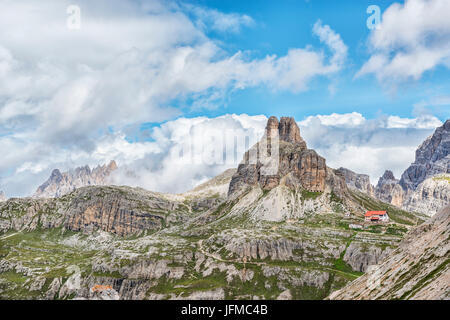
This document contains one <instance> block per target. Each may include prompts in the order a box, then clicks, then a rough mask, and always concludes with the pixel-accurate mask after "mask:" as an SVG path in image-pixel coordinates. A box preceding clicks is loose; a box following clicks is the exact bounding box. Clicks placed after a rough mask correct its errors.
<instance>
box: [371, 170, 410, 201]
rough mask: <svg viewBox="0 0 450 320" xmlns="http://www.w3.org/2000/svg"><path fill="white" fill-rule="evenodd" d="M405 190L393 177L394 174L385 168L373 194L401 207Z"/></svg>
mask: <svg viewBox="0 0 450 320" xmlns="http://www.w3.org/2000/svg"><path fill="white" fill-rule="evenodd" d="M404 194H405V192H404V191H403V189H402V187H401V186H400V184H399V180H397V179H395V177H394V174H393V173H392V171H390V170H386V171H385V172H384V174H383V176H381V178H380V179H379V180H378V184H377V187H376V189H375V195H376V197H377V198H378V199H380V200H381V201H383V202H387V203H390V204H393V205H394V206H397V207H402V204H403V197H404Z"/></svg>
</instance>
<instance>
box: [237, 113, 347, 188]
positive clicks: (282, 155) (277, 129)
mask: <svg viewBox="0 0 450 320" xmlns="http://www.w3.org/2000/svg"><path fill="white" fill-rule="evenodd" d="M275 139H277V141H278V143H279V149H278V150H277V152H279V156H278V159H275V160H274V159H271V160H268V162H264V160H263V159H262V156H261V153H262V152H265V150H266V149H265V146H266V145H267V150H268V152H269V153H270V152H274V151H273V150H272V149H271V147H272V144H273V143H274V141H275ZM261 146H263V147H262V148H261ZM261 150H262V151H261ZM277 160H278V162H277ZM274 162H276V163H274ZM267 167H269V168H271V169H273V168H275V170H271V171H272V172H270V173H268V174H267V173H265V172H264V169H267ZM327 172H328V171H327V166H326V161H325V159H324V158H323V157H321V156H319V155H318V154H317V153H316V152H315V151H314V150H311V149H308V148H307V146H306V142H305V141H304V140H303V139H302V137H301V136H300V129H299V127H298V126H297V123H296V122H295V120H294V118H287V117H282V118H281V119H280V121H278V119H277V118H275V117H270V118H269V120H268V122H267V126H266V133H265V135H264V137H263V138H262V140H261V141H260V142H259V143H258V144H257V145H255V146H253V147H252V148H251V149H250V150H249V151H247V152H246V153H245V155H244V159H243V161H242V162H241V163H240V164H239V167H238V170H237V172H236V173H235V174H234V176H233V178H232V180H231V183H230V187H229V191H228V195H229V196H233V195H236V194H239V193H240V192H241V191H242V190H244V189H246V187H249V186H255V185H258V184H259V186H260V187H261V188H262V189H263V190H267V191H269V190H272V189H274V188H276V187H277V186H279V185H280V183H283V184H284V185H286V186H288V187H294V186H300V187H302V188H303V189H306V190H308V191H312V192H324V191H325V189H326V184H327ZM339 178H340V177H339ZM339 178H338V179H339Z"/></svg>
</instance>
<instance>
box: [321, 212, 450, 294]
mask: <svg viewBox="0 0 450 320" xmlns="http://www.w3.org/2000/svg"><path fill="white" fill-rule="evenodd" d="M449 224H450V206H446V207H445V208H443V209H442V210H441V211H440V212H438V213H437V214H436V215H435V216H433V217H432V218H431V219H430V220H429V221H428V222H426V223H424V224H422V225H420V226H418V227H416V228H415V229H413V230H411V231H410V232H409V233H408V234H407V236H406V237H405V239H404V240H402V242H401V243H400V245H399V247H398V248H397V249H395V250H394V251H393V252H392V253H391V254H389V255H387V256H386V257H385V258H384V259H383V260H382V261H381V262H380V263H378V264H376V265H374V266H372V267H371V268H370V270H369V271H368V272H367V273H366V274H365V275H363V276H362V277H360V278H358V279H357V280H355V281H353V282H351V283H350V284H349V285H347V286H346V287H344V288H342V289H340V290H338V291H336V292H334V293H332V294H331V295H330V296H329V298H330V299H339V300H341V299H344V300H348V299H352V300H353V299H367V300H375V299H429V300H436V299H446V300H447V299H449V298H450V292H449V290H448V284H449V283H450V264H449V259H448V255H449V250H450V228H449Z"/></svg>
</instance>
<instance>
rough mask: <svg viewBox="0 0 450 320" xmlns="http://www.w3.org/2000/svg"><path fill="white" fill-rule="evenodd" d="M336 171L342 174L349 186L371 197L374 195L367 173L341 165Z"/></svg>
mask: <svg viewBox="0 0 450 320" xmlns="http://www.w3.org/2000/svg"><path fill="white" fill-rule="evenodd" d="M336 171H338V172H339V173H341V174H342V175H343V176H344V178H345V183H346V184H347V186H348V187H349V188H351V189H356V190H359V191H361V192H364V193H366V194H368V195H369V196H372V197H373V196H374V195H375V188H374V187H373V186H372V184H371V183H370V177H369V176H368V175H367V174H358V173H355V172H353V171H351V170H349V169H346V168H342V167H341V168H339V169H337V170H336Z"/></svg>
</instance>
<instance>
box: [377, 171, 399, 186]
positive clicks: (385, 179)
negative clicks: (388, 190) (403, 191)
mask: <svg viewBox="0 0 450 320" xmlns="http://www.w3.org/2000/svg"><path fill="white" fill-rule="evenodd" d="M386 183H398V180H397V179H395V176H394V173H393V172H392V171H391V170H386V171H385V172H384V173H383V175H382V176H381V177H380V179H378V184H377V187H381V186H383V185H384V184H386Z"/></svg>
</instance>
